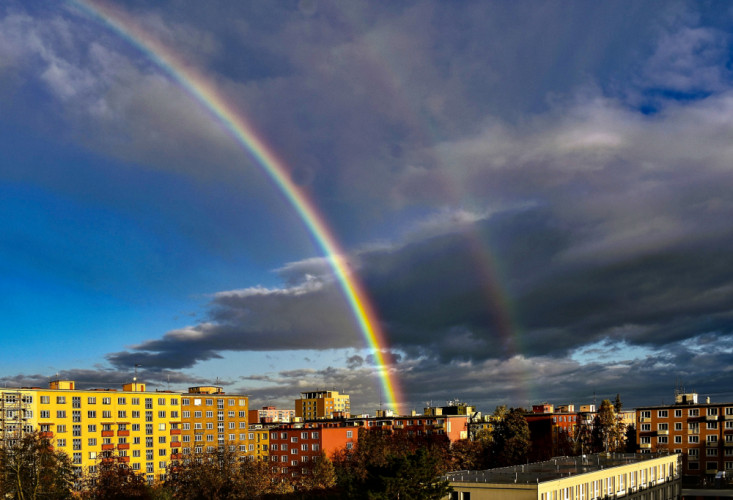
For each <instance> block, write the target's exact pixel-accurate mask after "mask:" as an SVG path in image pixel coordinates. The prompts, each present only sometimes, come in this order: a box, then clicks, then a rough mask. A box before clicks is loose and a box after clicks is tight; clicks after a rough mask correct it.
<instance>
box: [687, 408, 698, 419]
mask: <svg viewBox="0 0 733 500" xmlns="http://www.w3.org/2000/svg"><path fill="white" fill-rule="evenodd" d="M687 416H688V417H699V416H700V408H690V409H689V410H687Z"/></svg>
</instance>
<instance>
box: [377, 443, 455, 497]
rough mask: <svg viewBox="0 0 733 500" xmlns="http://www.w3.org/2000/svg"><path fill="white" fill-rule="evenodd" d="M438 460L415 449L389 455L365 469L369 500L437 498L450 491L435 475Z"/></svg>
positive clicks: (445, 482) (444, 482) (425, 451)
mask: <svg viewBox="0 0 733 500" xmlns="http://www.w3.org/2000/svg"><path fill="white" fill-rule="evenodd" d="M438 462H439V459H438V458H437V457H434V456H432V455H430V453H428V451H427V450H426V449H419V450H417V451H416V452H414V453H410V454H408V455H405V456H396V455H391V456H390V457H388V459H387V463H386V464H385V465H384V466H382V467H375V468H372V469H370V470H369V471H368V476H367V482H366V484H367V485H369V490H368V492H367V496H366V497H365V498H368V499H369V500H393V499H414V500H441V499H443V498H445V497H446V496H448V493H450V492H451V491H452V488H451V487H450V484H449V483H448V481H446V480H444V479H441V478H440V476H439V475H438V469H439V463H438Z"/></svg>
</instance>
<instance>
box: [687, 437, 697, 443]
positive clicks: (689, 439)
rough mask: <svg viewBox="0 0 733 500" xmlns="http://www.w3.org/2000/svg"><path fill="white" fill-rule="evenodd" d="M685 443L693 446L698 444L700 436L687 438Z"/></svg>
mask: <svg viewBox="0 0 733 500" xmlns="http://www.w3.org/2000/svg"><path fill="white" fill-rule="evenodd" d="M687 442H688V443H691V444H694V443H699V442H700V436H687Z"/></svg>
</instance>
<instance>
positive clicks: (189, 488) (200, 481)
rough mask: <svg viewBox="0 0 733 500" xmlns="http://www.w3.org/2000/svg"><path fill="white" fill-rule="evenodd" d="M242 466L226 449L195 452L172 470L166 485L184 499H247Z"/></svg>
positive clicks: (174, 495) (176, 496)
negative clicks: (242, 478)
mask: <svg viewBox="0 0 733 500" xmlns="http://www.w3.org/2000/svg"><path fill="white" fill-rule="evenodd" d="M242 483H243V481H241V477H240V463H239V461H238V460H237V456H236V455H235V453H233V452H231V451H228V450H227V449H226V448H222V449H219V450H215V451H213V452H207V453H195V454H193V455H190V456H189V457H187V458H186V459H185V460H183V461H181V462H179V463H178V464H176V465H175V466H174V467H172V468H171V471H170V474H169V479H168V481H166V485H167V486H169V487H170V488H171V490H172V491H173V497H174V498H179V499H182V500H204V499H211V500H224V499H230V498H246V497H245V496H244V495H245V492H244V491H243V490H244V488H243V485H242Z"/></svg>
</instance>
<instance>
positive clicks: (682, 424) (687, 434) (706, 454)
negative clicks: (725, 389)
mask: <svg viewBox="0 0 733 500" xmlns="http://www.w3.org/2000/svg"><path fill="white" fill-rule="evenodd" d="M636 422H637V429H636V434H637V443H638V446H639V451H641V452H642V453H650V452H656V451H670V452H674V453H679V454H681V455H682V457H683V460H682V464H683V474H685V475H688V476H698V477H704V476H706V475H714V474H716V473H717V472H718V471H733V402H729V403H711V402H710V401H709V399H708V400H707V401H706V402H705V403H699V402H698V396H697V394H694V393H690V394H677V395H676V397H675V404H674V405H666V406H644V407H640V408H637V409H636Z"/></svg>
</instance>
